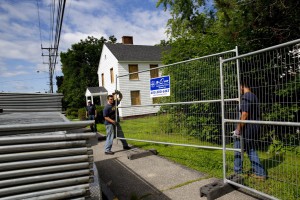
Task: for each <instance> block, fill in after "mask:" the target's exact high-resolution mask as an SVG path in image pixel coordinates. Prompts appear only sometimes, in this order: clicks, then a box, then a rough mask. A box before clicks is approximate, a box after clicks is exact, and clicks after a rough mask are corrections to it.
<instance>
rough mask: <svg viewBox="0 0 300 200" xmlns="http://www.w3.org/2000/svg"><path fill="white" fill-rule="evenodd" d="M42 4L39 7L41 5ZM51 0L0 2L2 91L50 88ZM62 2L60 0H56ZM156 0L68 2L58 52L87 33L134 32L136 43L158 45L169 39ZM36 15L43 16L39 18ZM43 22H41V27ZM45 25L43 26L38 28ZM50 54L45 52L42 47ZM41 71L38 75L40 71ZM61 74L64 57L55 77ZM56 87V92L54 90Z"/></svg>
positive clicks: (118, 37)
mask: <svg viewBox="0 0 300 200" xmlns="http://www.w3.org/2000/svg"><path fill="white" fill-rule="evenodd" d="M37 2H38V5H39V9H38V6H37ZM52 2H53V0H38V1H37V0H1V1H0V92H42V93H44V92H48V91H49V75H48V72H47V71H48V65H47V64H43V62H47V60H48V57H46V56H44V57H43V56H41V54H42V50H41V44H42V46H43V47H50V44H51V43H50V38H51V37H50V7H51V6H50V4H51V3H52ZM56 2H58V0H56ZM156 2H157V1H156V0H67V3H66V7H65V14H64V21H63V26H62V33H61V40H60V45H59V52H61V51H64V52H65V51H67V49H68V48H70V47H71V45H72V44H74V43H78V42H79V41H80V39H85V38H87V36H94V37H97V38H100V37H101V36H103V37H105V38H108V37H109V36H110V35H115V37H116V38H117V42H121V37H122V36H123V35H131V36H133V42H134V44H138V45H154V44H157V43H159V42H160V40H162V39H167V35H166V33H165V31H166V23H167V20H168V19H169V18H170V14H169V13H168V12H164V11H163V9H162V8H161V7H160V8H156ZM38 13H39V16H40V18H39V17H38ZM39 22H40V25H39ZM39 27H41V29H40V28H39ZM43 53H44V54H47V52H46V51H43ZM37 71H40V73H37ZM57 75H58V76H60V75H62V73H61V66H60V60H59V59H58V64H57V65H56V70H55V73H54V79H53V81H54V85H55V84H56V81H55V76H57ZM56 89H57V88H56V85H55V86H54V91H56Z"/></svg>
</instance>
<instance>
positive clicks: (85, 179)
mask: <svg viewBox="0 0 300 200" xmlns="http://www.w3.org/2000/svg"><path fill="white" fill-rule="evenodd" d="M6 115H11V114H6ZM36 115H38V114H36ZM1 117H2V118H3V119H4V118H5V115H4V114H2V116H1ZM0 119H1V118H0ZM4 121H5V120H4ZM5 122H6V121H5ZM91 123H92V121H84V122H77V123H76V122H51V123H44V122H43V123H38V124H37V123H35V124H5V125H1V123H0V199H6V200H7V199H11V200H12V199H13V200H17V199H89V198H91V195H90V185H91V183H92V182H93V181H94V180H93V179H94V170H93V152H92V149H91V145H90V144H89V139H91V138H92V137H96V133H91V132H84V131H80V129H79V128H81V130H83V129H82V128H84V127H86V126H88V125H89V124H91ZM74 128H75V129H76V131H66V130H69V129H74ZM78 130H79V131H78ZM99 193H100V188H99ZM98 195H100V194H98ZM99 198H100V197H99ZM99 198H97V199H99Z"/></svg>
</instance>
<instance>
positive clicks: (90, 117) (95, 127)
mask: <svg viewBox="0 0 300 200" xmlns="http://www.w3.org/2000/svg"><path fill="white" fill-rule="evenodd" d="M89 120H94V123H93V124H91V125H90V128H91V131H92V132H97V125H96V121H95V115H89Z"/></svg>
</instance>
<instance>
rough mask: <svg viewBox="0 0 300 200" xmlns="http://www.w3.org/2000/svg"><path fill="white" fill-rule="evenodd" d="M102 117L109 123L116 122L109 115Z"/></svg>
mask: <svg viewBox="0 0 300 200" xmlns="http://www.w3.org/2000/svg"><path fill="white" fill-rule="evenodd" d="M104 119H105V120H106V121H108V122H109V123H112V124H116V122H115V121H114V120H112V119H111V118H110V117H104Z"/></svg>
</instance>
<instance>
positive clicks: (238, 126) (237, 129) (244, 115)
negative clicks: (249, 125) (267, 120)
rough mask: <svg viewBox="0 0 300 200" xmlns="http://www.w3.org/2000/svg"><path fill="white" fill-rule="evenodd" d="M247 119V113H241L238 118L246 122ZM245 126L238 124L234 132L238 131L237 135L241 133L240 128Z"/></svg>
mask: <svg viewBox="0 0 300 200" xmlns="http://www.w3.org/2000/svg"><path fill="white" fill-rule="evenodd" d="M247 119H248V113H247V112H242V116H241V118H240V120H247ZM244 126H245V123H242V122H241V123H239V124H238V125H237V127H236V131H238V133H240V132H241V130H242V128H243V127H244Z"/></svg>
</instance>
